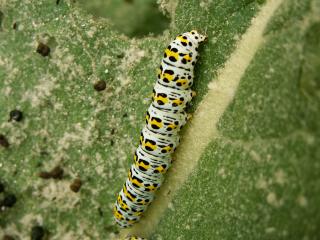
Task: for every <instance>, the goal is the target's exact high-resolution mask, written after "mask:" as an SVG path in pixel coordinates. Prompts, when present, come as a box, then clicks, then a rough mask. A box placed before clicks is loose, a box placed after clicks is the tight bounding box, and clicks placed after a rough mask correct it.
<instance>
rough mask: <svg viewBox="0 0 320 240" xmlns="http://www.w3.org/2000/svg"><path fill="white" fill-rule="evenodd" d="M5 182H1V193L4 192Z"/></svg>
mask: <svg viewBox="0 0 320 240" xmlns="http://www.w3.org/2000/svg"><path fill="white" fill-rule="evenodd" d="M4 189H5V187H4V184H3V183H2V182H0V193H2V192H4Z"/></svg>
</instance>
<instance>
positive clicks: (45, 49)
mask: <svg viewBox="0 0 320 240" xmlns="http://www.w3.org/2000/svg"><path fill="white" fill-rule="evenodd" d="M37 53H39V54H40V55H41V56H43V57H46V56H49V54H50V47H49V46H48V45H46V44H44V43H42V42H39V44H38V47H37Z"/></svg>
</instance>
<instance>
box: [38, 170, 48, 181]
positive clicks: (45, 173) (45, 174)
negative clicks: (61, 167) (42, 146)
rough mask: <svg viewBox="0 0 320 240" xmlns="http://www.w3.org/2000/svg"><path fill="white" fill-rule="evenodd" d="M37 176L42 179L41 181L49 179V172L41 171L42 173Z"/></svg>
mask: <svg viewBox="0 0 320 240" xmlns="http://www.w3.org/2000/svg"><path fill="white" fill-rule="evenodd" d="M38 176H39V177H40V178H43V179H49V178H51V174H50V173H49V172H46V171H43V172H39V174H38Z"/></svg>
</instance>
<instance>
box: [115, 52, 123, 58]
mask: <svg viewBox="0 0 320 240" xmlns="http://www.w3.org/2000/svg"><path fill="white" fill-rule="evenodd" d="M116 57H117V58H123V57H124V53H118V54H117V55H116Z"/></svg>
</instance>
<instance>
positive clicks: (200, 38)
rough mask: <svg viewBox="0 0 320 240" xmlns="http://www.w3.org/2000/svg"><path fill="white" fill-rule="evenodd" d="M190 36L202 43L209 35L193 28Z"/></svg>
mask: <svg viewBox="0 0 320 240" xmlns="http://www.w3.org/2000/svg"><path fill="white" fill-rule="evenodd" d="M188 34H189V36H190V37H191V38H192V39H194V40H195V41H196V42H198V43H201V42H204V41H205V40H207V36H205V35H202V34H200V33H199V32H198V31H197V30H192V31H190V32H188Z"/></svg>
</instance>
